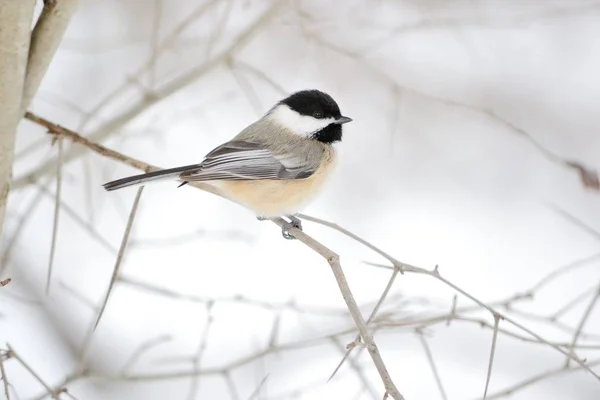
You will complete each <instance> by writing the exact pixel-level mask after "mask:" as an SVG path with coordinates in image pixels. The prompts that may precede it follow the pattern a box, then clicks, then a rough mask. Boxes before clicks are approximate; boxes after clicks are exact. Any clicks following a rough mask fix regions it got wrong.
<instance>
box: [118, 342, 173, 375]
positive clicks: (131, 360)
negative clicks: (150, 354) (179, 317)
mask: <svg viewBox="0 0 600 400" xmlns="http://www.w3.org/2000/svg"><path fill="white" fill-rule="evenodd" d="M171 340H173V337H171V336H170V335H160V336H157V337H155V338H153V339H150V340H148V341H147V342H145V343H142V344H141V345H140V346H139V347H138V348H137V349H136V350H135V351H134V352H133V353H131V356H129V358H128V359H127V361H125V364H124V365H123V368H122V369H121V374H122V375H125V374H127V372H128V371H129V370H130V369H131V367H132V366H133V365H134V364H135V363H136V362H137V361H138V360H139V359H140V357H142V355H144V353H146V352H147V351H149V350H150V349H153V348H154V347H157V346H159V345H161V344H163V343H166V342H169V341H171Z"/></svg>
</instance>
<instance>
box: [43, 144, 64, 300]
mask: <svg viewBox="0 0 600 400" xmlns="http://www.w3.org/2000/svg"><path fill="white" fill-rule="evenodd" d="M56 142H57V146H58V157H57V158H56V162H57V163H58V165H57V166H56V198H55V200H54V222H53V226H52V242H51V244H50V257H49V260H48V276H47V277H46V295H48V294H49V293H50V281H51V279H52V267H53V265H54V254H55V251H56V240H57V238H58V218H59V215H60V203H61V198H60V194H61V188H62V155H63V139H62V138H61V137H59V138H57V140H56Z"/></svg>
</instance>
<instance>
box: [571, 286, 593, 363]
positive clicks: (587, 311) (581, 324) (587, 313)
mask: <svg viewBox="0 0 600 400" xmlns="http://www.w3.org/2000/svg"><path fill="white" fill-rule="evenodd" d="M598 299H600V283H599V284H598V288H597V289H596V293H594V296H593V297H592V299H591V300H590V303H589V304H588V306H587V307H586V309H585V312H584V313H583V315H582V316H581V319H580V320H579V324H577V330H576V331H575V334H574V335H573V339H572V340H571V344H570V345H569V348H568V351H569V354H572V353H573V347H575V345H576V344H577V341H578V340H579V335H581V331H582V330H583V327H584V326H585V324H586V322H587V320H588V318H589V317H590V315H591V314H592V310H593V309H594V307H595V306H596V304H597V302H598ZM570 360H571V358H570V357H567V359H566V360H565V368H567V367H568V366H569V361H570Z"/></svg>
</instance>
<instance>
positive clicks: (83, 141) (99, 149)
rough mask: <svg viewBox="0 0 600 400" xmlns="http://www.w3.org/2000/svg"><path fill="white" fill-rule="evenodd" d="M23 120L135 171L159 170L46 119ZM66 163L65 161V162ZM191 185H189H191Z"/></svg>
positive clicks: (28, 116)
mask: <svg viewBox="0 0 600 400" xmlns="http://www.w3.org/2000/svg"><path fill="white" fill-rule="evenodd" d="M25 119H28V120H30V121H31V122H34V123H36V124H38V125H41V126H43V127H45V128H46V129H48V130H49V131H50V132H51V133H52V134H54V135H60V136H62V137H64V138H67V139H69V140H70V141H71V142H73V143H77V144H80V145H82V146H83V147H86V148H88V149H90V150H92V151H94V152H96V153H98V154H100V155H102V156H104V157H107V158H110V159H112V160H115V161H119V162H121V163H123V164H126V165H129V166H130V167H133V168H136V169H140V170H142V171H144V172H152V171H158V170H160V168H158V167H155V166H152V165H150V164H146V163H145V162H143V161H139V160H136V159H135V158H132V157H128V156H125V155H123V154H121V153H119V152H117V151H114V150H111V149H109V148H107V147H104V146H102V145H100V144H97V143H94V142H92V141H91V140H89V139H87V138H84V137H83V136H81V135H80V134H78V133H76V132H74V131H72V130H70V129H66V128H63V127H62V126H60V125H57V124H54V123H52V122H50V121H48V120H47V119H44V118H41V117H38V116H37V115H35V114H33V113H31V112H26V113H25ZM65 161H66V160H65ZM191 184H192V183H190V185H191ZM192 186H194V187H198V188H200V189H202V190H204V191H206V192H209V193H212V194H215V195H218V196H221V197H223V196H222V195H221V194H220V193H219V192H218V191H217V190H216V189H215V188H213V187H212V186H210V185H207V184H202V183H199V182H193V185H192Z"/></svg>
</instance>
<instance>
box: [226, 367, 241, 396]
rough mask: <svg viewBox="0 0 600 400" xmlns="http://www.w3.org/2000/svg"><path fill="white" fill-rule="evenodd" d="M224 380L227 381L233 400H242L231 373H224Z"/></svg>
mask: <svg viewBox="0 0 600 400" xmlns="http://www.w3.org/2000/svg"><path fill="white" fill-rule="evenodd" d="M223 379H225V383H226V384H227V388H228V389H229V395H230V396H231V400H240V395H239V394H238V392H237V389H236V387H235V384H234V383H233V379H231V373H230V372H229V371H225V372H223Z"/></svg>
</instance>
